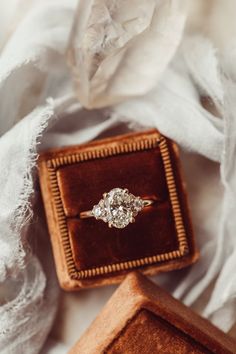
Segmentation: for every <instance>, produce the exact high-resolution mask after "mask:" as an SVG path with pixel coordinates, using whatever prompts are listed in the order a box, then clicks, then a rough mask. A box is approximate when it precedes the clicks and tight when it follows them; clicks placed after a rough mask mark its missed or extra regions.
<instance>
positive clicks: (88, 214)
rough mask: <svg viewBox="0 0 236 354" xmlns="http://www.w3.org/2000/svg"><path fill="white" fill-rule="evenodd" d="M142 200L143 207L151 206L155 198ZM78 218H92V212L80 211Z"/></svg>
mask: <svg viewBox="0 0 236 354" xmlns="http://www.w3.org/2000/svg"><path fill="white" fill-rule="evenodd" d="M143 202H144V208H146V207H149V206H151V205H152V204H154V202H155V200H154V199H143ZM79 217H80V219H88V218H92V217H93V214H92V210H86V211H82V212H81V213H80V214H79Z"/></svg>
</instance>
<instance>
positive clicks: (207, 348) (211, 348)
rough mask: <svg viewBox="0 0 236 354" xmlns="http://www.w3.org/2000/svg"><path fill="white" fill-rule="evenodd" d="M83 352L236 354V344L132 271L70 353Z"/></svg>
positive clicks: (101, 353)
mask: <svg viewBox="0 0 236 354" xmlns="http://www.w3.org/2000/svg"><path fill="white" fill-rule="evenodd" d="M82 353H83V354H104V353H106V354H140V353H143V354H236V342H235V341H234V340H233V339H232V338H230V337H228V336H227V335H226V334H225V333H223V332H221V331H220V330H219V329H217V328H216V327H214V326H213V325H212V324H211V323H210V322H208V321H207V320H205V319H203V318H201V317H200V316H198V315H197V314H196V313H194V312H193V311H192V310H191V309H189V308H188V307H186V306H185V305H183V304H182V303H181V302H180V301H178V300H176V299H174V298H173V297H172V296H171V295H169V294H168V293H167V292H165V291H164V290H163V289H161V288H160V287H158V286H157V285H155V284H154V283H152V282H151V281H150V280H148V278H146V277H145V276H143V275H142V274H141V273H138V272H133V273H131V274H129V275H128V276H127V277H126V279H125V280H124V281H123V283H122V284H121V285H120V287H119V288H118V289H117V290H116V292H115V293H114V294H113V296H112V297H111V299H110V300H109V301H108V303H107V304H106V305H105V307H104V308H103V310H102V311H101V312H100V314H99V315H98V316H97V318H96V319H95V320H94V322H93V323H92V324H91V326H90V327H89V328H88V329H87V330H86V332H85V333H84V334H83V335H82V337H81V338H80V339H79V341H78V342H77V343H76V344H75V346H74V347H73V348H72V349H71V350H70V352H69V354H82Z"/></svg>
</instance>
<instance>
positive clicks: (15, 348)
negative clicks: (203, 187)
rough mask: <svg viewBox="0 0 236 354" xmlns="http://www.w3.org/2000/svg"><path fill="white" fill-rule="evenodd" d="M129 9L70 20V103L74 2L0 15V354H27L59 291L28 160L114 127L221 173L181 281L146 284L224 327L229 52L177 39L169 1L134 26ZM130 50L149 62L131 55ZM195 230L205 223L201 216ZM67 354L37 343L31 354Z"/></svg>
mask: <svg viewBox="0 0 236 354" xmlns="http://www.w3.org/2000/svg"><path fill="white" fill-rule="evenodd" d="M86 3H87V2H86ZM129 3H130V2H122V4H123V7H122V9H123V10H122V11H124V13H125V14H127V17H128V19H129V21H128V25H127V24H126V25H127V27H125V26H122V21H124V22H125V20H126V19H127V17H122V16H123V15H124V13H123V15H122V14H121V13H120V12H119V11H120V8H119V7H118V15H119V16H115V17H114V18H113V17H112V16H111V13H110V11H114V8H115V9H117V8H116V7H114V6H115V4H116V1H109V0H106V1H105V0H96V1H88V3H87V5H86V6H89V9H88V8H87V12H86V16H87V17H86V16H85V17H83V18H82V20H83V21H85V20H88V21H89V22H88V23H89V24H90V25H91V26H86V23H83V26H82V27H81V34H80V36H81V39H82V41H81V43H82V44H81V43H80V45H81V48H82V49H81V50H84V53H85V54H86V55H88V57H87V58H89V60H88V62H87V64H88V63H91V67H90V66H89V65H82V64H83V63H82V64H81V63H80V70H81V71H83V70H84V72H81V73H80V75H81V74H82V76H83V78H87V79H85V82H83V85H84V86H83V85H81V86H79V91H77V92H79V98H80V102H79V100H78V98H76V97H75V95H74V91H73V85H72V82H71V81H72V80H71V75H70V71H69V70H68V67H67V64H66V58H65V53H66V49H67V46H68V42H69V33H70V31H71V27H72V22H73V17H74V15H75V12H76V10H75V9H76V5H77V1H76V0H75V1H66V0H57V1H53V0H50V1H46V0H45V1H41V2H40V4H38V2H36V1H30V0H24V1H17V0H10V1H9V2H7V3H5V4H4V6H3V5H0V6H1V7H3V8H2V9H1V11H0V30H1V31H0V32H1V33H0V48H1V52H0V134H1V138H0V161H1V169H0V186H1V195H0V202H1V203H0V205H1V208H0V304H1V305H0V353H4V354H9V353H14V354H15V353H17V354H19V353H20V354H21V353H24V354H25V353H26V354H27V353H38V352H39V351H40V350H41V348H42V346H43V343H44V342H45V340H46V337H47V335H48V333H49V331H50V329H51V326H52V323H53V319H54V317H55V313H56V308H57V298H58V294H59V289H58V286H57V284H56V277H55V273H54V268H53V265H52V255H51V251H50V248H49V246H48V243H47V241H46V240H47V237H48V235H47V232H46V228H45V225H44V218H43V216H42V215H41V209H40V203H39V201H38V199H39V198H38V191H37V179H36V169H35V165H36V160H37V153H38V151H39V150H40V149H45V148H48V147H52V146H63V145H68V144H78V143H82V142H85V141H88V140H91V139H94V138H96V137H97V136H100V135H101V134H103V135H104V134H107V135H109V134H111V133H114V131H116V132H118V131H119V129H120V128H119V127H120V123H121V122H123V123H124V124H123V127H124V126H125V127H126V128H125V129H139V128H140V127H142V128H143V127H157V128H158V129H159V130H160V131H161V132H162V133H164V134H166V135H167V136H168V137H170V138H173V139H174V140H176V141H177V142H178V143H179V144H180V146H181V147H182V148H184V149H185V150H188V151H192V152H195V153H199V154H201V155H204V156H205V157H207V158H208V159H210V160H213V161H218V162H219V163H221V178H222V183H223V186H224V200H223V203H222V205H221V208H222V211H221V218H220V219H219V220H217V221H216V220H215V224H214V227H213V225H211V226H212V228H211V229H210V231H209V232H205V231H204V230H205V229H204V227H203V228H202V229H201V228H200V229H196V237H197V240H198V245H199V247H200V251H201V259H200V260H199V262H198V263H196V264H195V265H194V266H193V267H191V269H190V270H189V271H188V272H185V273H184V275H185V276H179V277H178V276H176V273H175V274H174V275H173V274H168V275H163V276H161V277H158V278H157V281H159V282H162V283H163V286H166V287H167V288H168V289H169V290H170V291H171V292H172V293H173V294H174V296H176V297H177V298H180V299H181V300H182V301H184V302H185V303H186V304H188V305H192V306H193V307H195V306H196V303H199V302H201V309H200V310H199V311H200V312H201V313H202V314H203V315H204V316H206V317H208V318H209V319H210V320H212V321H213V322H214V323H215V324H216V325H218V326H219V327H221V328H222V329H224V330H225V331H227V330H228V329H229V328H230V327H231V326H232V324H233V323H234V322H235V316H236V314H235V297H236V279H235V275H234V273H235V272H234V269H235V266H236V264H235V263H236V261H235V260H236V237H235V234H234V233H235V229H236V225H235V218H234V214H235V209H236V203H235V195H236V185H235V180H236V179H235V177H236V176H235V174H236V171H235V162H234V159H235V148H236V147H235V141H236V139H235V134H236V133H235V132H236V126H235V124H236V123H235V112H236V109H235V108H236V107H235V98H236V97H235V95H236V83H235V81H236V72H235V68H234V65H233V63H234V62H235V60H234V59H235V55H234V53H235V51H234V52H233V51H232V46H231V53H233V54H232V56H233V60H228V58H227V56H225V57H222V56H220V55H218V53H217V52H216V50H215V49H214V46H213V44H212V43H211V42H210V40H207V39H204V38H202V37H201V36H188V35H187V34H186V33H183V25H184V18H185V16H186V14H185V13H184V12H180V11H182V10H179V9H178V6H176V4H177V1H169V0H168V1H166V0H163V1H157V0H148V1H147V0H145V1H141V0H140V1H139V3H140V6H144V7H140V9H141V8H142V9H143V10H146V11H143V12H142V14H143V16H144V21H137V16H136V17H135V18H136V20H135V21H133V22H132V21H130V17H129V16H130V14H132V11H131V10H132V5H129ZM131 3H132V2H131ZM81 4H85V2H84V3H81ZM81 4H80V5H81ZM21 6H22V7H23V9H24V11H22V8H21ZM84 6H85V5H84ZM86 6H85V7H86ZM126 6H127V9H126ZM130 6H131V7H130ZM101 9H102V12H101V11H100V10H101ZM98 10H99V11H98ZM81 11H82V10H81ZM137 11H138V9H137ZM101 13H102V15H103V16H102V17H99V16H100V15H101ZM115 13H116V12H115ZM104 14H105V15H104ZM116 15H117V13H116ZM139 15H140V14H139ZM1 17H4V18H3V19H2V20H1ZM101 18H102V20H101ZM141 20H142V19H141ZM80 21H81V19H80ZM83 21H82V22H83ZM96 23H99V31H98V34H99V40H98V42H96V31H94V28H96V26H95V24H96ZM167 24H168V27H167V26H166V25H167ZM170 24H171V26H170ZM132 25H134V26H135V28H132ZM139 26H140V27H139ZM90 31H92V38H91V32H90ZM108 35H110V36H111V38H110V39H112V40H111V41H110V42H109V43H108V41H107V40H108ZM120 36H121V39H120V41H119V38H120ZM90 40H92V43H93V46H91V45H89V46H88V43H90V44H91V42H90ZM104 40H105V42H104ZM87 41H88V42H87ZM108 44H109V45H108ZM117 45H118V46H117ZM85 49H86V50H85ZM88 49H93V50H88ZM95 49H96V50H95ZM87 50H88V52H87ZM142 50H144V53H146V54H147V53H149V54H148V55H146V56H142V55H140V53H142ZM98 52H99V53H100V54H101V53H102V56H100V58H102V61H101V62H99V65H100V70H98V72H97V74H96V71H95V72H94V71H93V70H94V62H95V64H96V65H97V64H98V63H97V62H96V60H95V59H96V58H97V57H99V56H97V53H98ZM118 53H119V54H118ZM137 55H138V56H137ZM149 55H150V58H149V57H148V56H149ZM94 56H95V58H94ZM93 59H94V60H95V61H93ZM149 59H150V60H151V65H150V66H149V64H148V63H149ZM117 64H119V65H118V66H119V70H117V68H118V66H117ZM91 68H92V69H91ZM108 68H109V70H108ZM147 68H148V70H147ZM86 70H87V71H86ZM100 71H101V73H103V74H104V75H105V74H106V75H108V76H109V80H108V81H105V82H104V77H106V78H107V79H108V76H106V75H105V76H104V75H103V74H102V75H101V76H100ZM137 72H140V73H142V75H141V76H137ZM111 73H112V75H111ZM222 73H223V74H222ZM93 74H94V77H93ZM88 78H89V79H88ZM93 79H94V80H93ZM139 79H140V80H139ZM89 80H90V83H89V84H88V81H89ZM95 83H96V84H95ZM99 83H101V85H100V86H99ZM108 83H109V85H107V84H108ZM124 83H125V85H124ZM85 88H86V89H85ZM98 88H99V90H97V89H98ZM77 90H78V87H77ZM200 95H206V96H210V97H211V99H212V100H213V102H214V103H215V105H216V107H217V108H218V111H219V112H220V115H221V117H222V118H220V117H216V116H214V115H213V114H211V113H210V112H209V111H207V110H206V109H204V108H203V107H202V105H201V103H200ZM111 104H112V105H111ZM83 105H85V106H89V107H90V110H88V109H85V108H82V106H83ZM114 129H115V130H114ZM122 129H123V128H122ZM186 163H187V162H186ZM193 178H194V176H193ZM205 198H208V196H207V195H206V196H205ZM220 203H221V201H220V200H219V201H218V204H220ZM217 207H218V205H217ZM33 210H34V214H33ZM31 220H33V221H34V222H33V223H32V222H31ZM200 222H201V224H203V225H205V224H206V223H207V222H208V220H207V218H206V215H205V213H202V215H201V218H200ZM217 222H218V224H217V225H216V223H217ZM194 223H195V225H196V222H195V221H194ZM215 230H218V231H217V232H215ZM29 244H30V245H31V248H30V247H29ZM179 274H180V273H179ZM181 274H182V273H181ZM210 285H211V287H212V292H211V294H210V296H206V292H207V291H208V290H209V286H210ZM222 289H224V291H222ZM84 301H86V299H84ZM78 316H80V309H79V308H78ZM78 332H80V331H79V329H78ZM67 349H68V348H67V347H66V346H64V345H63V343H61V344H60V343H55V342H54V341H52V340H49V341H48V342H47V344H46V346H45V347H44V349H43V353H45V354H46V353H49V352H50V353H63V352H66V350H67Z"/></svg>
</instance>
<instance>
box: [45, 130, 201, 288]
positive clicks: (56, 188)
mask: <svg viewBox="0 0 236 354" xmlns="http://www.w3.org/2000/svg"><path fill="white" fill-rule="evenodd" d="M39 176H40V184H41V190H42V195H43V200H44V204H45V211H46V216H47V221H48V226H49V231H50V235H51V240H52V246H53V252H54V257H55V261H56V269H57V274H58V278H59V281H60V284H61V286H62V287H63V288H64V289H69V290H70V289H79V288H83V287H94V286H99V285H104V284H111V283H115V282H118V281H120V280H121V279H122V277H123V276H124V275H125V273H127V271H131V270H133V269H135V268H139V269H142V271H143V272H144V273H146V274H154V273H158V272H160V271H170V270H174V269H179V268H183V267H186V266H188V265H190V264H192V263H193V262H194V261H196V259H197V258H198V252H197V251H196V249H195V243H194V237H193V232H192V226H191V220H190V216H189V210H188V205H187V200H186V192H185V188H184V185H183V181H182V176H181V171H180V166H179V157H178V149H177V146H176V145H175V144H174V143H173V142H172V141H170V140H169V139H167V138H165V137H164V136H162V135H161V134H160V133H159V132H158V131H156V130H150V131H145V132H139V133H132V134H127V135H122V136H118V137H112V138H108V139H104V140H98V141H94V142H91V143H89V144H84V145H78V146H73V147H66V148H60V149H54V150H50V151H47V152H44V153H43V154H42V155H41V156H40V159H39ZM115 187H120V188H127V189H128V190H129V191H130V192H131V193H133V194H134V195H137V196H141V197H142V198H144V197H146V198H156V199H157V201H158V202H157V203H155V204H154V205H153V206H151V207H149V208H145V209H143V211H142V212H141V213H140V214H139V215H138V216H137V217H136V221H135V223H133V224H130V225H128V226H127V227H126V228H124V229H115V228H112V229H110V228H108V226H107V224H106V223H104V222H103V221H99V220H96V219H94V218H89V219H81V218H80V217H79V215H80V213H81V212H82V211H85V210H89V209H92V207H93V205H94V204H97V202H98V201H99V200H100V199H101V198H102V194H103V193H104V192H109V190H111V189H112V188H115Z"/></svg>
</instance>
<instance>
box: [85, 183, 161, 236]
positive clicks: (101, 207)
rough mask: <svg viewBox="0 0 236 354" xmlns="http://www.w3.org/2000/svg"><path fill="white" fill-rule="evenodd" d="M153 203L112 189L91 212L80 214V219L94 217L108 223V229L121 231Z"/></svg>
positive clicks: (120, 190)
mask: <svg viewBox="0 0 236 354" xmlns="http://www.w3.org/2000/svg"><path fill="white" fill-rule="evenodd" d="M153 203H154V199H145V198H143V199H142V198H141V197H136V196H134V195H133V194H131V193H130V192H129V191H128V189H122V188H114V189H112V190H111V191H110V192H108V193H104V194H103V199H101V200H100V201H99V203H98V204H96V205H94V207H93V209H92V210H87V211H83V212H81V213H80V218H81V219H86V218H91V217H94V218H95V219H96V220H102V221H104V222H106V223H108V226H109V227H116V228H118V229H123V228H124V227H126V226H128V225H129V223H133V222H135V217H136V216H137V215H138V213H139V212H140V211H141V210H142V209H143V208H145V207H148V206H150V205H152V204H153Z"/></svg>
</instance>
